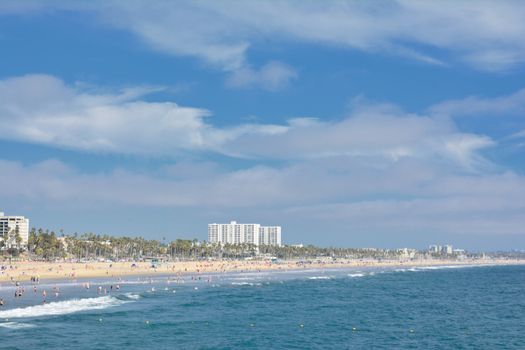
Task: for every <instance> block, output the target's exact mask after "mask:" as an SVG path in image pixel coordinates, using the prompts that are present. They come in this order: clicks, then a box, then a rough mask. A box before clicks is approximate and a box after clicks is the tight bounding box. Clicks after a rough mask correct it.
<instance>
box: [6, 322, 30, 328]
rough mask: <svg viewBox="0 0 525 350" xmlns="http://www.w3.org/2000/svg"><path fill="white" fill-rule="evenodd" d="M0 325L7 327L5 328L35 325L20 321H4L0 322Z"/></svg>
mask: <svg viewBox="0 0 525 350" xmlns="http://www.w3.org/2000/svg"><path fill="white" fill-rule="evenodd" d="M0 327H2V328H7V329H25V328H33V327H35V325H32V324H29V323H21V322H4V323H0Z"/></svg>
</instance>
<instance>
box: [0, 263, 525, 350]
mask: <svg viewBox="0 0 525 350" xmlns="http://www.w3.org/2000/svg"><path fill="white" fill-rule="evenodd" d="M182 282H184V283H182ZM110 285H113V286H115V285H116V282H115V281H108V280H105V281H104V280H99V281H92V282H91V285H90V289H86V288H85V286H84V285H83V282H79V283H60V284H56V286H57V287H58V288H60V294H59V296H58V297H56V296H55V295H54V294H53V293H52V288H53V286H55V284H54V283H47V284H41V285H39V286H38V291H37V292H36V293H35V292H33V290H32V287H30V286H26V292H25V294H24V296H23V297H22V298H19V299H16V300H15V299H14V297H13V295H14V288H13V287H11V286H5V285H4V286H2V287H0V297H2V298H4V299H5V301H6V305H5V306H4V307H3V308H2V309H0V348H1V349H174V348H177V349H525V291H524V288H525V266H485V267H479V266H478V267H462V268H452V267H448V268H447V267H440V268H436V267H429V268H412V269H411V268H404V269H377V268H376V269H372V268H369V269H337V270H304V271H289V272H264V273H228V274H221V275H203V276H201V280H192V279H191V277H190V276H186V277H184V279H183V280H180V281H178V283H177V281H174V280H173V278H172V280H171V281H170V283H168V280H167V277H155V278H154V279H153V280H150V279H147V278H142V279H140V280H137V278H130V279H129V280H128V281H127V282H120V283H119V286H120V290H118V291H117V290H115V288H114V289H113V291H111V288H110ZM99 286H100V287H102V294H98V287H99ZM42 289H46V290H47V292H48V295H47V303H46V304H45V305H42V304H41V299H42V296H41V290H42ZM104 289H106V290H108V294H104Z"/></svg>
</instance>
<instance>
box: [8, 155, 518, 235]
mask: <svg viewBox="0 0 525 350" xmlns="http://www.w3.org/2000/svg"><path fill="white" fill-rule="evenodd" d="M0 169H2V171H1V172H0V183H10V184H12V186H7V187H6V188H4V190H3V191H2V193H1V194H0V201H2V202H4V203H9V204H10V206H11V207H17V206H18V205H20V203H23V205H24V206H26V207H27V206H32V205H41V204H42V203H46V206H51V207H53V208H57V209H60V208H64V207H67V208H68V210H73V211H82V210H85V209H89V208H92V207H97V208H115V207H118V208H144V207H145V208H150V209H151V208H172V210H174V211H177V210H179V209H181V208H187V209H189V210H190V211H191V210H198V211H199V212H206V213H209V215H211V213H214V215H219V216H223V215H224V213H240V212H244V213H251V214H249V215H251V216H252V217H260V215H262V214H261V213H265V215H266V216H268V217H271V218H272V220H274V221H278V222H291V221H296V222H312V223H313V222H315V223H316V224H317V225H329V227H332V228H334V227H337V228H338V231H336V232H326V235H327V237H329V236H331V235H336V236H337V237H338V241H339V242H349V241H351V238H350V237H346V236H345V232H350V233H353V234H359V233H374V232H375V233H378V232H380V233H381V234H383V235H389V234H390V235H394V236H396V235H404V234H409V233H410V234H415V235H417V236H422V237H426V239H425V241H427V242H428V241H429V240H431V239H432V238H431V236H432V237H436V236H435V235H436V234H454V235H461V234H470V235H493V236H494V235H495V236H497V235H502V234H514V235H523V233H524V232H523V231H522V228H523V227H524V224H525V222H524V217H523V215H522V214H523V210H525V179H524V178H523V176H520V175H518V174H515V173H512V172H506V173H501V174H477V175H466V174H461V173H454V172H451V171H450V169H448V168H447V167H443V166H440V165H436V164H433V163H432V162H428V161H425V160H409V159H405V160H402V161H400V162H396V163H389V164H384V163H380V162H378V163H377V164H376V165H374V164H372V163H371V162H370V161H369V160H367V161H363V160H361V159H350V160H349V159H346V158H337V159H323V160H305V161H301V162H297V163H294V164H290V165H287V166H284V167H264V166H255V167H250V168H246V169H240V170H226V169H224V168H222V167H220V166H218V165H217V164H213V163H210V162H206V163H204V164H199V163H180V164H175V165H174V166H169V167H166V168H165V169H164V172H163V173H162V174H160V175H155V176H154V175H151V174H144V173H135V172H130V171H126V170H122V169H116V170H114V171H110V172H99V173H91V174H83V173H81V172H79V171H78V170H76V169H74V168H71V167H69V166H67V165H66V164H64V163H61V162H59V161H56V160H49V161H44V162H41V163H36V164H33V165H23V164H21V163H18V162H13V161H3V160H0ZM289 228H290V227H289ZM297 237H298V238H300V237H302V235H299V236H297ZM458 237H459V236H458ZM287 239H290V236H288V238H287ZM301 239H305V240H307V241H308V240H309V239H308V238H305V237H303V238H301ZM310 239H311V238H310ZM317 239H319V238H317Z"/></svg>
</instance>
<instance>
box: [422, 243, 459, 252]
mask: <svg viewBox="0 0 525 350" xmlns="http://www.w3.org/2000/svg"><path fill="white" fill-rule="evenodd" d="M428 251H429V252H430V253H432V254H443V255H452V254H453V253H454V250H453V249H452V245H451V244H446V245H443V246H441V245H431V246H429V247H428Z"/></svg>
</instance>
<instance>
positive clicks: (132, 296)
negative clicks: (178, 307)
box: [124, 289, 167, 300]
mask: <svg viewBox="0 0 525 350" xmlns="http://www.w3.org/2000/svg"><path fill="white" fill-rule="evenodd" d="M166 290H167V289H166ZM124 296H125V297H126V298H128V299H132V300H138V299H140V294H135V293H124Z"/></svg>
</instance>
